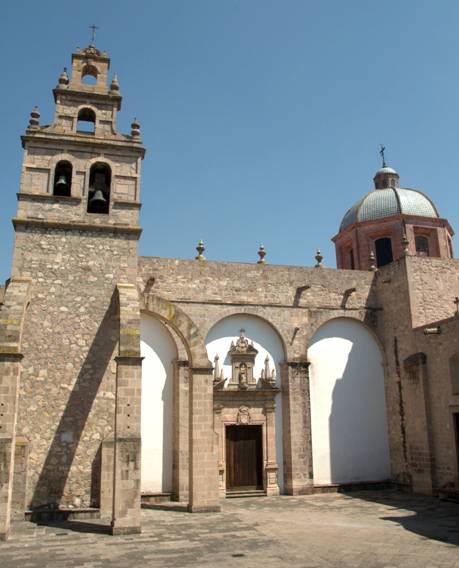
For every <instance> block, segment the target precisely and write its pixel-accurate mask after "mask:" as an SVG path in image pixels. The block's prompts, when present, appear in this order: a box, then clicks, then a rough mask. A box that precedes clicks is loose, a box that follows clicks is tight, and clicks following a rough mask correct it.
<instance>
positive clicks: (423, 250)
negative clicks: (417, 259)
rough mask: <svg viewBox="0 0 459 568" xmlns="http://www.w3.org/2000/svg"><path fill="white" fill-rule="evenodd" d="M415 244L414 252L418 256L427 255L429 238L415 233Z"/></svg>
mask: <svg viewBox="0 0 459 568" xmlns="http://www.w3.org/2000/svg"><path fill="white" fill-rule="evenodd" d="M414 242H415V245H416V254H417V255H418V256H430V255H429V239H428V238H427V237H426V236H424V235H417V236H416V237H415V239H414Z"/></svg>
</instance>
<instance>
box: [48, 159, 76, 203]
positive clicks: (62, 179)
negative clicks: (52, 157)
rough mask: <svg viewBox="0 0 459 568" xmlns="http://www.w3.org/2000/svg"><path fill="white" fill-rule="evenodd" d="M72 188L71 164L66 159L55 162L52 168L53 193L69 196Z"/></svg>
mask: <svg viewBox="0 0 459 568" xmlns="http://www.w3.org/2000/svg"><path fill="white" fill-rule="evenodd" d="M71 190H72V164H71V163H70V162H68V161H67V160H61V161H60V162H58V163H57V165H56V169H55V170H54V184H53V195H59V196H63V197H70V195H71Z"/></svg>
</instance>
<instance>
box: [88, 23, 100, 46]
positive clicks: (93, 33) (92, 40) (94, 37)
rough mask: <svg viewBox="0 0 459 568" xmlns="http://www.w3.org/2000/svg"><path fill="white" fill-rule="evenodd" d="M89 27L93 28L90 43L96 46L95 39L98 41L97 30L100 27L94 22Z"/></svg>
mask: <svg viewBox="0 0 459 568" xmlns="http://www.w3.org/2000/svg"><path fill="white" fill-rule="evenodd" d="M89 29H90V30H91V43H90V45H92V46H94V45H95V41H96V30H98V29H99V28H98V27H97V26H95V25H94V24H92V26H89Z"/></svg>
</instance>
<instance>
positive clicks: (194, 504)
mask: <svg viewBox="0 0 459 568" xmlns="http://www.w3.org/2000/svg"><path fill="white" fill-rule="evenodd" d="M213 421H214V417H213V369H212V367H211V366H210V365H209V367H201V368H192V369H191V383H190V466H189V474H190V485H189V491H190V495H189V504H188V510H189V511H190V512H192V513H200V512H210V511H219V510H220V504H219V497H218V478H217V476H218V468H217V448H216V444H215V438H214V425H213Z"/></svg>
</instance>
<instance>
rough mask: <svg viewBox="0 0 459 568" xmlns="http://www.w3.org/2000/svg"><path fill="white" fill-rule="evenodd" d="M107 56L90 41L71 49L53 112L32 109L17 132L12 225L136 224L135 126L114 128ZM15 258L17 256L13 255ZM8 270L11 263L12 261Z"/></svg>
mask: <svg viewBox="0 0 459 568" xmlns="http://www.w3.org/2000/svg"><path fill="white" fill-rule="evenodd" d="M109 69H110V59H109V57H108V55H107V53H105V52H102V51H100V50H98V49H97V48H96V47H95V46H93V45H90V46H89V47H87V48H85V49H77V50H76V51H75V53H73V54H72V70H71V76H70V78H69V76H68V73H67V69H66V68H64V71H63V72H62V74H61V75H60V77H59V80H58V84H57V86H56V88H55V89H54V90H53V94H54V101H55V112H54V118H53V121H52V123H51V124H50V125H41V124H40V113H39V111H38V109H37V108H35V109H34V110H33V111H32V113H31V118H30V122H29V126H28V128H27V130H26V133H25V135H24V136H23V137H22V143H23V147H24V162H23V169H22V179H21V187H20V192H19V196H18V199H19V206H18V214H17V218H16V219H15V221H14V223H15V227H16V228H17V227H18V226H19V225H21V224H22V225H24V222H27V221H28V225H30V222H31V221H32V220H34V222H35V224H37V223H48V224H49V223H52V224H55V223H64V224H66V223H69V224H73V225H75V224H77V225H79V224H81V225H84V226H85V227H88V228H89V227H90V226H98V227H99V228H101V227H103V226H112V228H113V227H124V228H128V227H129V228H130V229H136V230H137V231H138V230H139V229H138V214H139V209H140V202H139V198H140V163H141V160H142V158H143V156H144V153H145V150H144V148H143V146H142V142H141V139H140V126H139V123H138V122H137V121H136V120H134V121H133V123H132V129H131V132H130V134H122V133H120V132H118V129H117V124H116V119H117V114H118V112H119V111H120V109H121V100H122V98H121V95H120V87H119V83H118V79H117V77H116V75H114V76H113V78H112V80H111V82H110V85H108V73H109ZM16 260H17V261H19V259H16V257H15V261H16ZM15 268H18V267H17V266H16V262H15Z"/></svg>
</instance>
